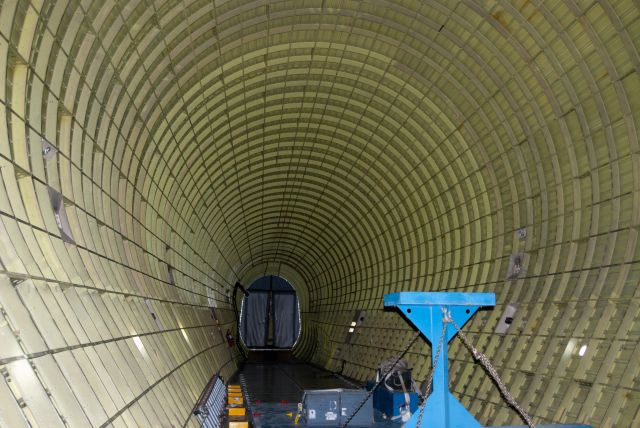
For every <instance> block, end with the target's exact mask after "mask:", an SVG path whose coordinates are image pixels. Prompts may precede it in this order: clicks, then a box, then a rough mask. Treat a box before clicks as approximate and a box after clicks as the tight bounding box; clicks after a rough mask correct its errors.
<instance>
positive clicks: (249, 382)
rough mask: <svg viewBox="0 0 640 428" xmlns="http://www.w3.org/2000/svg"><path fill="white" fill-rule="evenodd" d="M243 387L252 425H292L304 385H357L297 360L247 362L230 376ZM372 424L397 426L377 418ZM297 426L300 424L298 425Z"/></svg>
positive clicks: (273, 427)
mask: <svg viewBox="0 0 640 428" xmlns="http://www.w3.org/2000/svg"><path fill="white" fill-rule="evenodd" d="M233 381H234V382H235V383H240V384H241V385H242V388H243V390H244V391H246V397H245V398H246V400H247V406H248V409H247V410H248V411H249V413H250V415H251V417H252V419H253V423H254V425H255V427H256V428H276V427H278V428H279V427H289V426H291V427H292V426H295V425H294V418H295V415H296V412H297V409H298V403H299V402H301V401H302V395H303V394H304V390H305V389H331V388H349V389H352V388H360V386H359V385H355V384H352V383H350V382H348V381H346V380H343V379H340V378H338V377H336V376H335V375H333V374H332V373H330V372H328V371H326V370H323V369H320V368H317V367H315V366H312V365H309V364H306V363H301V362H259V363H254V362H248V363H246V364H245V366H244V368H243V369H242V370H241V371H240V372H239V374H238V375H237V377H236V378H235V379H233ZM375 417H376V420H377V422H376V423H375V424H373V425H372V427H376V428H382V427H395V428H397V427H399V426H400V425H398V424H394V423H392V422H390V421H384V420H381V421H380V419H381V415H379V414H376V415H375ZM298 426H300V425H298Z"/></svg>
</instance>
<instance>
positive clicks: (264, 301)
mask: <svg viewBox="0 0 640 428" xmlns="http://www.w3.org/2000/svg"><path fill="white" fill-rule="evenodd" d="M268 306H269V294H268V293H256V292H253V293H251V294H250V295H249V296H247V297H245V299H244V308H243V311H242V320H241V324H242V331H243V333H244V334H243V339H244V343H245V345H247V346H248V347H250V348H251V347H262V346H265V345H266V344H267V326H268V324H267V322H268V317H267V310H268Z"/></svg>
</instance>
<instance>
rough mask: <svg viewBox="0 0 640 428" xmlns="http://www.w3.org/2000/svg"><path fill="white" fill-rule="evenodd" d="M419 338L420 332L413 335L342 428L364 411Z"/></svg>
mask: <svg viewBox="0 0 640 428" xmlns="http://www.w3.org/2000/svg"><path fill="white" fill-rule="evenodd" d="M418 337H420V330H418V331H416V333H415V334H414V335H413V337H412V338H411V340H410V341H409V343H407V345H406V346H405V347H404V349H402V351H401V352H400V354H398V356H397V357H396V359H395V361H394V362H393V364H392V365H391V367H390V368H389V370H387V372H386V373H385V374H384V376H380V380H378V382H376V384H375V385H373V388H371V391H369V393H368V394H367V396H366V397H365V398H364V400H362V401H361V402H360V403H359V404H358V406H357V407H356V409H355V410H354V412H353V413H351V416H349V417H348V418H347V421H346V422H345V423H344V424H343V425H342V428H345V427H346V426H347V425H348V424H349V422H351V419H353V417H354V416H355V415H356V414H357V413H358V412H359V411H360V409H362V407H363V406H364V404H365V403H366V402H367V400H369V398H371V396H372V395H373V393H374V392H375V390H376V389H377V388H378V387H379V386H380V385H381V384H382V382H384V380H385V379H386V377H387V376H388V375H389V373H391V371H392V370H393V369H395V368H396V365H397V364H398V363H399V362H400V360H401V359H402V357H404V354H406V353H407V351H408V350H409V349H410V348H411V346H412V345H413V344H414V342H415V341H416V339H418Z"/></svg>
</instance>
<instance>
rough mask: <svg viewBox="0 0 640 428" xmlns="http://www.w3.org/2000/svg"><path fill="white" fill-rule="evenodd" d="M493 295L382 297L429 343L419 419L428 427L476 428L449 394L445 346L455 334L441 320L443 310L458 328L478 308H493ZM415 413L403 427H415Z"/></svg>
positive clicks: (450, 294) (407, 294) (416, 419)
mask: <svg viewBox="0 0 640 428" xmlns="http://www.w3.org/2000/svg"><path fill="white" fill-rule="evenodd" d="M495 304H496V297H495V294H494V293H442V292H440V293H438V292H436V293H426V292H425V293H423V292H405V293H394V294H387V295H385V296H384V305H385V307H393V306H395V307H397V308H398V309H400V311H402V314H403V315H404V316H405V317H407V319H408V320H409V321H411V323H412V324H413V325H415V326H416V327H417V328H418V330H420V332H421V333H422V334H424V336H425V337H426V338H427V340H429V342H431V358H432V364H433V366H434V367H435V368H436V369H435V372H434V375H433V388H432V393H431V395H430V396H429V398H428V399H427V404H426V407H425V409H424V414H423V416H422V420H423V422H424V423H425V426H428V427H429V428H458V427H459V428H476V427H482V425H480V423H479V422H478V421H477V420H476V419H475V418H474V417H473V416H472V415H471V413H469V411H468V410H467V409H465V408H464V407H463V406H462V404H461V403H460V402H459V401H458V400H457V399H456V398H455V397H454V396H453V394H451V392H450V391H449V367H448V366H449V364H448V358H447V352H448V343H449V342H450V341H451V339H453V338H454V337H455V335H456V334H457V331H456V329H455V328H454V327H453V326H452V325H451V324H450V323H447V324H445V323H444V321H443V313H444V312H443V310H444V311H447V313H448V315H449V316H450V317H451V319H453V320H454V321H455V322H456V324H457V325H458V326H459V327H461V328H462V326H463V325H464V324H465V323H466V322H467V321H469V319H470V318H471V317H472V316H473V315H474V314H475V313H476V311H477V310H478V309H479V308H480V307H482V306H495ZM445 328H446V331H445V335H444V340H443V341H442V348H441V349H440V356H439V359H438V360H439V361H437V362H436V361H435V358H436V355H435V354H436V349H437V346H438V342H439V341H440V336H441V335H442V330H443V329H445ZM419 413H420V412H419V411H418V412H415V413H414V414H413V415H412V416H411V419H409V421H407V423H406V424H405V425H404V427H405V428H415V427H416V425H417V421H418V417H419Z"/></svg>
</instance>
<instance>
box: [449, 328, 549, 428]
mask: <svg viewBox="0 0 640 428" xmlns="http://www.w3.org/2000/svg"><path fill="white" fill-rule="evenodd" d="M451 324H453V327H454V328H455V329H456V330H457V331H458V336H460V340H462V343H464V346H466V347H467V349H468V350H469V351H471V353H472V354H473V358H474V359H475V360H476V361H479V362H480V364H481V365H482V367H483V368H484V369H485V370H486V371H487V373H489V376H491V378H492V379H493V381H494V382H495V383H496V385H498V389H500V393H501V394H502V396H503V397H504V399H505V400H507V403H509V405H510V406H511V407H513V408H514V409H515V410H516V411H517V412H518V414H519V415H520V417H521V418H522V420H523V421H524V422H526V424H527V426H529V428H535V427H536V426H535V424H534V423H533V420H532V419H531V416H529V414H528V413H527V412H526V411H525V410H524V409H523V408H522V406H520V404H518V403H517V402H516V400H515V398H513V395H511V393H510V392H509V391H507V387H506V385H505V384H504V382H502V379H500V376H499V375H498V372H497V371H496V369H495V368H494V367H493V365H492V364H491V361H489V358H488V357H487V356H486V355H485V354H483V353H482V352H480V351H479V350H478V349H476V348H475V347H474V346H473V345H472V344H471V343H470V342H469V339H467V335H466V334H464V332H463V331H462V330H461V329H460V327H458V325H457V324H456V322H455V321H454V320H453V319H451Z"/></svg>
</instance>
